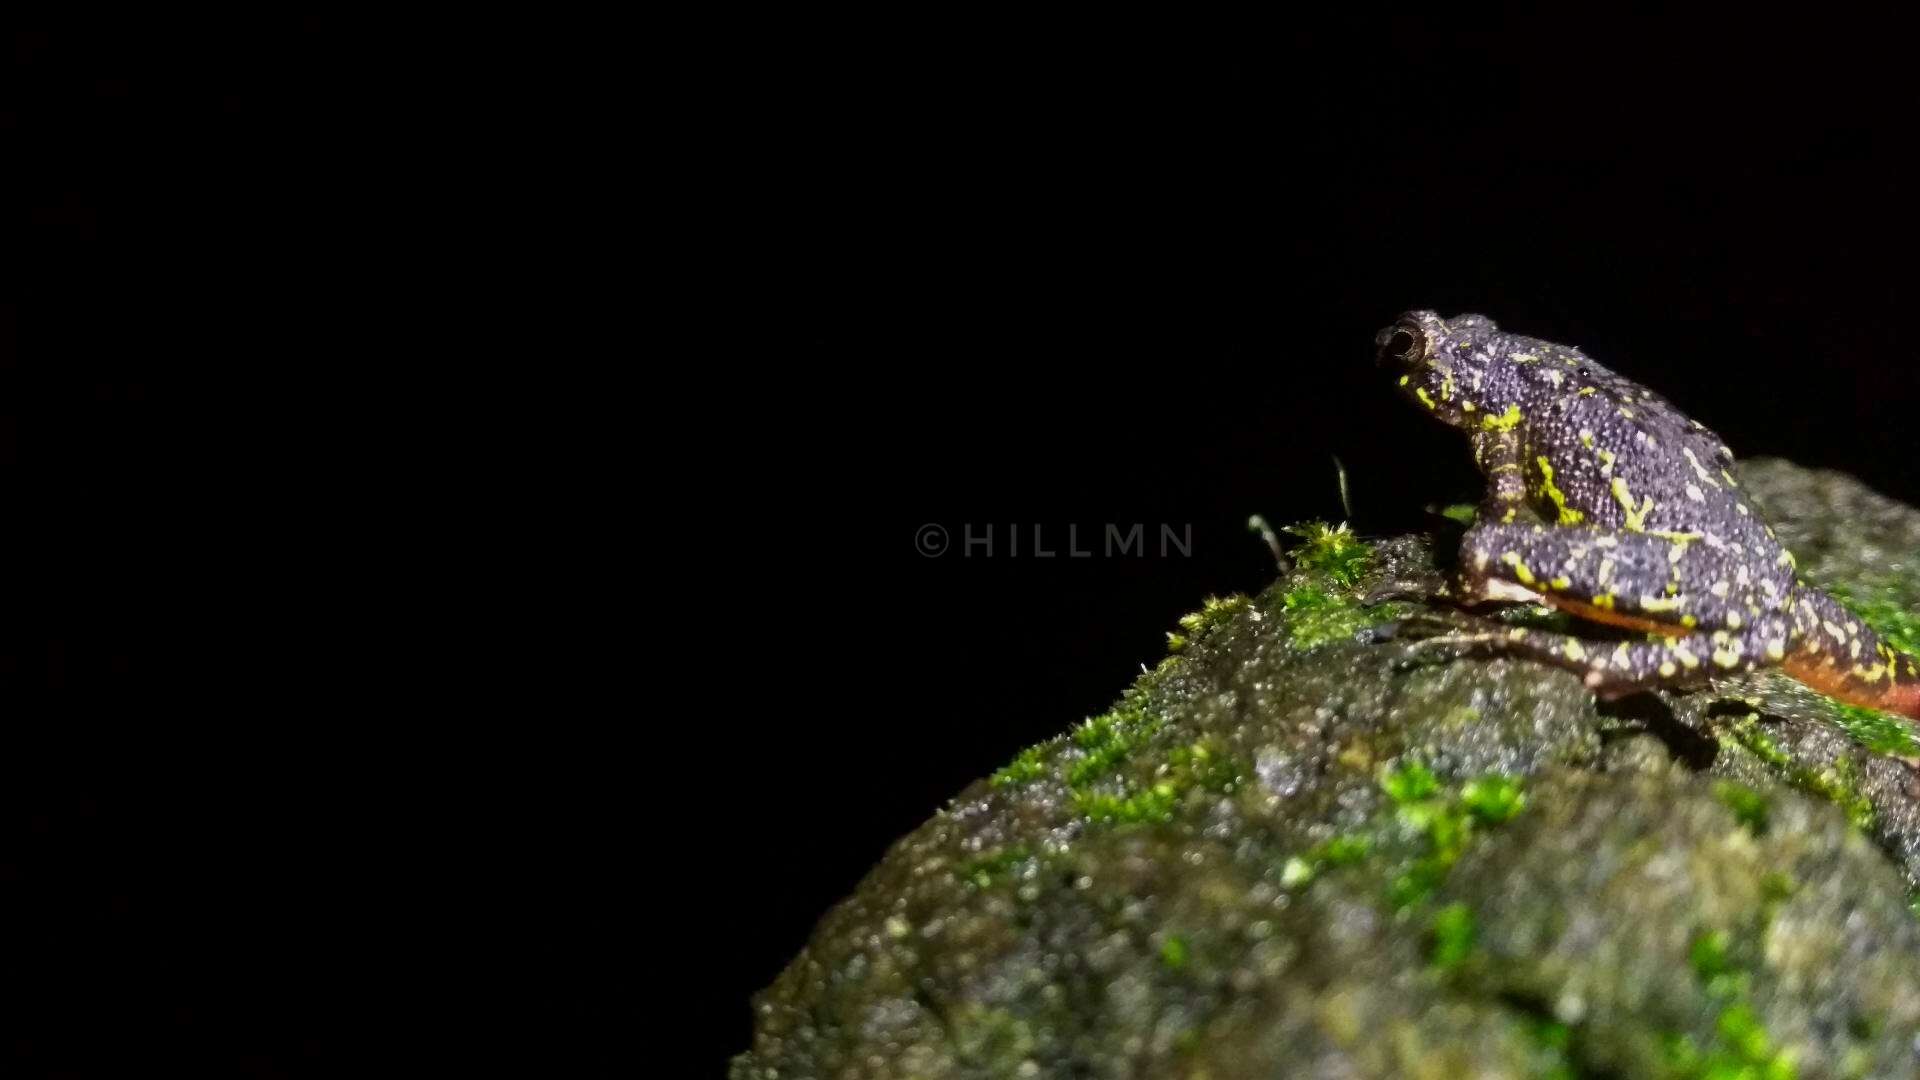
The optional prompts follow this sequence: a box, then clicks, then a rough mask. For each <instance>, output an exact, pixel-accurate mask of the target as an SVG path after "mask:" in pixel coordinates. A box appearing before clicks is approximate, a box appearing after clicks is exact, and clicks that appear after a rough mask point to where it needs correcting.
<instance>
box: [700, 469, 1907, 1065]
mask: <svg viewBox="0 0 1920 1080" xmlns="http://www.w3.org/2000/svg"><path fill="white" fill-rule="evenodd" d="M1741 475H1742V479H1743V481H1744V482H1745V483H1746V484H1747V486H1748V487H1749V488H1750V490H1751V491H1752V492H1753V493H1754V495H1755V497H1756V499H1757V500H1758V501H1759V502H1760V503H1761V504H1762V505H1763V506H1765V507H1767V508H1769V509H1770V511H1771V515H1770V519H1771V520H1773V521H1774V522H1775V525H1776V528H1777V529H1778V531H1779V533H1780V536H1781V538H1782V540H1783V541H1784V542H1786V543H1787V545H1788V546H1789V547H1790V548H1792V549H1793V550H1794V552H1795V554H1796V555H1797V556H1798V557H1799V559H1800V562H1801V566H1802V569H1803V571H1804V573H1805V575H1806V576H1807V577H1808V579H1809V580H1811V581H1813V582H1814V583H1816V584H1820V585H1823V586H1832V587H1835V588H1836V590H1837V591H1840V592H1842V593H1843V594H1844V595H1845V596H1846V597H1847V599H1848V600H1849V602H1851V603H1853V604H1854V606H1855V607H1856V609H1857V610H1859V611H1860V612H1861V613H1862V614H1863V615H1864V616H1866V617H1867V618H1868V619H1869V621H1873V622H1875V623H1876V625H1878V626H1880V627H1881V628H1882V629H1883V630H1884V631H1887V632H1888V634H1889V636H1891V637H1892V638H1893V639H1894V640H1896V641H1900V642H1902V643H1904V644H1906V645H1908V646H1912V645H1913V644H1914V642H1915V636H1913V635H1920V618H1916V616H1920V555H1917V554H1916V553H1920V512H1916V511H1915V510H1913V509H1911V508H1908V507H1904V506H1900V505H1899V504H1896V503H1893V502H1890V501H1888V500H1886V499H1883V498H1880V497H1878V496H1876V495H1874V494H1873V493H1872V492H1870V491H1867V490H1866V489H1864V488H1863V487H1861V486H1860V485H1859V484H1858V483H1856V482H1854V481H1853V480H1851V479H1849V478H1847V477H1844V476H1840V475H1838V474H1832V473H1814V472H1808V471H1805V470H1801V469H1798V468H1796V467H1794V466H1792V465H1789V464H1786V463H1784V462H1764V461H1763V462H1755V463H1751V464H1750V465H1748V466H1747V467H1746V469H1745V470H1744V471H1743V472H1742V474H1741ZM1298 561H1299V565H1298V566H1297V567H1296V568H1295V569H1294V570H1293V571H1292V572H1291V573H1289V574H1288V575H1287V576H1286V577H1284V578H1282V579H1281V580H1280V581H1279V582H1277V583H1276V584H1274V585H1273V586H1272V587H1271V588H1269V589H1268V590H1267V591H1266V592H1264V593H1263V594H1261V595H1260V596H1259V597H1257V598H1254V599H1246V598H1234V599H1231V600H1227V601H1210V602H1209V604H1208V606H1207V607H1206V608H1205V609H1204V610H1203V611H1201V612H1199V613H1196V615H1194V616H1190V617H1189V619H1188V620H1186V621H1185V624H1184V625H1185V631H1186V632H1185V634H1184V635H1182V636H1181V638H1180V640H1179V641H1178V642H1177V644H1178V646H1179V648H1178V651H1177V652H1176V653H1175V654H1174V655H1173V656H1171V657H1169V658H1168V660H1167V661H1166V662H1164V663H1163V664H1162V665H1161V666H1160V667H1159V668H1158V669H1157V670H1156V671H1154V672H1152V673H1151V674H1149V675H1147V676H1144V677H1143V678H1142V679H1141V680H1140V681H1139V683H1138V684H1136V685H1135V686H1134V687H1133V688H1132V689H1130V690H1129V691H1128V692H1127V693H1126V695H1125V696H1124V697H1123V698H1122V699H1121V701H1120V702H1119V704H1118V705H1116V706H1115V708H1114V709H1113V710H1112V711H1111V712H1109V713H1107V714H1105V715H1103V716H1100V717H1096V718H1094V719H1092V720H1089V721H1087V722H1086V723H1085V724H1083V725H1081V726H1080V727H1078V728H1076V729H1074V730H1073V731H1072V732H1071V733H1070V734H1068V735H1065V736H1062V737H1060V738H1056V739H1054V740H1052V741H1050V742H1047V743H1043V744H1041V745H1040V746H1037V747H1034V748H1031V749H1030V750H1028V751H1026V752H1024V753H1022V754H1021V755H1020V756H1019V757H1017V758H1016V759H1015V760H1014V761H1013V762H1012V763H1011V764H1009V765H1008V766H1007V767H1006V768H1005V769H1002V770H1001V771H1000V772H999V773H997V774H995V776H993V777H992V778H989V779H986V780H982V781H979V782H977V783H975V784H974V785H972V786H971V787H969V788H968V789H967V790H965V791H963V792H961V793H960V795H959V796H958V797H957V798H955V799H954V800H953V802H952V803H951V804H950V805H949V806H948V807H947V808H946V809H945V810H943V811H941V812H940V813H939V814H937V815H936V816H935V817H934V818H933V819H932V820H931V821H929V822H927V823H926V824H925V825H923V826H922V827H921V828H919V829H918V830H916V831H915V832H914V833H912V834H911V835H909V836H907V837H906V838H904V839H903V840H901V841H900V842H898V843H897V844H896V845H895V846H894V847H893V849H892V850H891V851H889V852H888V853H887V855H886V857H885V858H884V859H883V860H882V861H881V863H880V865H879V866H878V867H876V868H875V869H874V870H873V872H872V873H871V874H869V875H868V877H867V879H866V880H865V881H864V882H862V883H861V885H860V887H859V889H858V890H857V891H856V892H855V893H854V895H853V896H851V897H850V898H848V899H847V900H846V901H844V902H842V903H841V904H840V905H839V906H838V907H836V908H835V909H834V910H833V911H832V912H831V913H829V914H828V915H827V917H826V918H825V919H824V920H823V921H822V922H821V924H820V926H819V928H818V930H817V931H816V933H815V935H814V938H813V940H812V942H811V943H810V944H809V945H808V946H807V947H806V949H805V950H804V951H803V952H802V953H801V954H800V956H799V957H797V958H796V959H795V960H794V961H793V963H792V964H791V965H790V966H789V967H788V968H787V970H786V971H785V972H784V973H782V974H781V976H780V977H779V979H778V980H777V981H776V982H775V983H774V985H773V986H772V987H770V988H768V989H767V990H766V991H764V992H763V993H761V994H760V995H759V996H758V997H757V998H756V1001H755V1006H754V1007H755V1034H754V1040H753V1044H752V1046H751V1047H750V1048H749V1050H748V1051H747V1052H746V1053H744V1054H742V1055H740V1056H739V1057H738V1058H736V1059H735V1060H734V1061H733V1063H732V1070H731V1075H732V1076H733V1077H734V1078H735V1080H749V1078H768V1080H771V1078H773V1077H781V1078H793V1077H905V1076H915V1077H1000V1076H1013V1077H1022V1076H1034V1077H1054V1076H1072V1077H1110V1076H1111V1077H1120V1076H1129V1077H1133V1076H1181V1077H1212V1078H1226V1077H1242V1076H1262V1077H1277V1076H1287V1077H1296V1076H1297V1077H1343V1078H1344V1077H1376V1076H1378V1077H1386V1076H1395V1077H1399V1076H1407V1077H1436V1078H1439V1077H1459V1076H1484V1077H1505V1076H1513V1077H1522V1076H1564V1077H1574V1076H1600V1075H1609V1076H1610V1075H1620V1076H1700V1077H1704V1076H1710V1075H1711V1076H1722V1075H1725V1076H1733V1075H1741V1076H1753V1077H1785V1076H1800V1077H1827V1076H1832V1077H1845V1076H1859V1077H1869V1076H1871V1077H1880V1076H1912V1075H1920V910H1916V908H1915V906H1914V904H1915V901H1914V899H1913V897H1914V895H1915V894H1916V887H1920V768H1916V767H1915V765H1913V764H1912V763H1910V762H1908V761H1906V760H1902V758H1903V757H1920V743H1916V742H1914V741H1913V740H1912V736H1911V734H1910V732H1909V731H1908V730H1907V729H1906V728H1905V727H1904V726H1903V725H1901V724H1900V723H1899V722H1897V721H1895V720H1893V719H1892V718H1889V717H1886V716H1884V715H1881V714H1876V713H1870V712H1867V711H1865V710H1858V709H1847V708H1845V707H1842V706H1838V705H1836V704H1835V703H1833V702H1832V701H1830V700H1828V699H1826V698H1824V697H1821V696H1819V695H1817V694H1813V693H1811V692H1809V691H1806V690H1804V689H1803V688H1800V687H1799V686H1798V685H1797V684H1794V683H1792V682H1791V681H1789V680H1786V679H1785V678H1784V677H1781V676H1778V675H1772V674H1767V675H1756V676H1750V677H1746V678H1743V679H1739V680H1728V681H1726V682H1722V683H1718V684H1715V685H1714V686H1711V687H1708V688H1703V689H1701V690H1699V691H1696V692H1692V693H1686V694H1666V693H1662V694H1643V695H1637V696H1635V697H1631V698H1626V699H1622V700H1621V701H1618V702H1612V703H1607V704H1597V703H1596V702H1595V700H1594V699H1593V697H1592V695H1590V694H1589V693H1588V692H1587V691H1586V690H1585V689H1584V688H1583V687H1582V686H1581V684H1580V682H1579V680H1578V679H1577V678H1575V677H1574V676H1572V675H1570V674H1567V673H1565V672H1562V671H1559V670H1556V669H1550V668H1546V667H1542V666H1538V665H1534V664H1530V663H1521V662H1515V661H1508V660H1501V659H1494V660H1487V659H1478V658H1451V657H1448V656H1446V655H1442V654H1440V653H1438V652H1436V651H1435V650H1433V649H1431V648H1427V647H1423V646H1421V645H1419V644H1417V643H1413V642H1407V641H1402V640H1397V639H1394V640H1382V639H1383V638H1384V637H1385V636H1386V635H1384V634H1383V633H1382V632H1381V631H1382V629H1383V628H1386V627H1390V626H1391V625H1392V624H1393V622H1394V621H1395V620H1399V619H1403V618H1404V617H1406V616H1407V615H1409V614H1414V613H1416V612H1417V610H1418V609H1417V607H1416V606H1415V605H1412V604H1408V603H1404V602H1396V603H1389V604H1381V605H1377V606H1373V607H1368V606H1365V605H1364V603H1363V602H1362V597H1365V596H1367V595H1369V594H1370V592H1371V591H1372V590H1375V589H1377V588H1378V587H1379V586H1381V585H1382V584H1383V583H1388V582H1396V581H1414V580H1421V579H1430V578H1431V577H1432V576H1433V575H1434V573H1435V567H1434V562H1433V558H1432V552H1431V548H1430V545H1429V542H1428V541H1427V540H1426V539H1423V538H1418V537H1401V538H1396V539H1390V540H1385V541H1381V542H1379V543H1377V544H1371V545H1368V544H1362V543H1360V542H1359V541H1357V540H1355V539H1353V538H1352V537H1351V536H1349V535H1348V534H1346V533H1345V532H1344V531H1338V530H1328V529H1325V528H1321V529H1319V530H1315V531H1312V532H1310V534H1309V535H1308V536H1307V539H1306V542H1305V544H1303V545H1302V547H1301V549H1300V551H1299V552H1298ZM1503 617H1504V618H1507V619H1513V620H1541V619H1548V620H1551V619H1556V618H1558V616H1551V615H1546V614H1545V613H1540V612H1529V611H1526V610H1520V611H1515V612H1509V613H1507V614H1506V615H1504V616H1503ZM1583 632H1584V631H1583ZM1742 1070H1745V1071H1742Z"/></svg>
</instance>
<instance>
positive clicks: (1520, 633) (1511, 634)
mask: <svg viewBox="0 0 1920 1080" xmlns="http://www.w3.org/2000/svg"><path fill="white" fill-rule="evenodd" d="M1526 636H1527V631H1526V628H1525V627H1522V626H1516V627H1514V628H1513V629H1511V630H1509V631H1507V640H1508V641H1519V640H1521V639H1523V638H1525V637H1526Z"/></svg>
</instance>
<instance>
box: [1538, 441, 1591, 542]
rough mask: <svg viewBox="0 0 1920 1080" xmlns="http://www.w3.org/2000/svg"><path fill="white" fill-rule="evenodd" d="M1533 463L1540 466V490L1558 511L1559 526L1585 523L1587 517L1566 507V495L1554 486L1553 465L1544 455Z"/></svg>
mask: <svg viewBox="0 0 1920 1080" xmlns="http://www.w3.org/2000/svg"><path fill="white" fill-rule="evenodd" d="M1534 461H1536V462H1538V463H1539V465H1540V490H1541V492H1542V493H1544V494H1545V495H1546V497H1547V498H1549V499H1551V500H1553V505H1554V508H1555V509H1557V510H1559V511H1560V518H1559V520H1560V524H1562V525H1578V524H1580V523H1581V522H1582V521H1585V520H1586V517H1587V515H1585V514H1583V513H1581V512H1580V511H1578V510H1575V509H1573V508H1572V507H1570V506H1568V505H1567V493H1566V492H1564V491H1561V490H1560V489H1559V488H1557V487H1555V486H1554V484H1553V463H1552V462H1550V461H1548V460H1547V459H1546V456H1545V455H1544V454H1543V455H1541V456H1539V457H1536V458H1534Z"/></svg>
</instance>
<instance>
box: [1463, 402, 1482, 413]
mask: <svg viewBox="0 0 1920 1080" xmlns="http://www.w3.org/2000/svg"><path fill="white" fill-rule="evenodd" d="M1460 408H1461V410H1462V411H1465V412H1472V411H1473V410H1474V409H1476V408H1479V406H1477V405H1475V404H1474V403H1473V402H1471V401H1463V402H1461V403H1460Z"/></svg>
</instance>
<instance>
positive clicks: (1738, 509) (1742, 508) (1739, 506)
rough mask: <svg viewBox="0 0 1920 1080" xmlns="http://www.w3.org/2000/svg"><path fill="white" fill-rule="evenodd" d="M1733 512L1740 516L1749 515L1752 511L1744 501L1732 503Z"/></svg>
mask: <svg viewBox="0 0 1920 1080" xmlns="http://www.w3.org/2000/svg"><path fill="white" fill-rule="evenodd" d="M1733 512H1734V513H1736V514H1739V515H1740V516H1741V517H1750V516H1751V515H1752V511H1750V510H1748V509H1747V508H1746V505H1745V504H1744V503H1734V504H1733Z"/></svg>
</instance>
